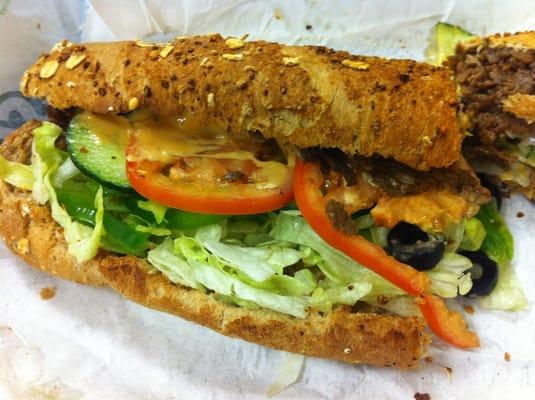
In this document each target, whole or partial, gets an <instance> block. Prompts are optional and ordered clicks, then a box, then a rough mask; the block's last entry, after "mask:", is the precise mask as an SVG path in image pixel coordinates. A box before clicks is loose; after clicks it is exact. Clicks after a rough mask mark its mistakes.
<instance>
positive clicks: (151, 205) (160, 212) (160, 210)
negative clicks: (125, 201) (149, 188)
mask: <svg viewBox="0 0 535 400" xmlns="http://www.w3.org/2000/svg"><path fill="white" fill-rule="evenodd" d="M137 206H138V207H139V208H141V209H142V210H145V211H149V212H151V213H152V214H153V215H154V219H155V220H156V222H157V223H159V224H161V223H162V221H163V219H164V217H165V213H166V212H167V207H166V206H164V205H162V204H159V203H156V202H154V201H152V200H146V201H144V200H139V201H138V202H137Z"/></svg>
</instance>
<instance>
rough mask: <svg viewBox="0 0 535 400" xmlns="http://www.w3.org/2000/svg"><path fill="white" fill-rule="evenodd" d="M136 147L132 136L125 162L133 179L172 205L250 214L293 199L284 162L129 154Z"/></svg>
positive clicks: (137, 186) (142, 191)
mask: <svg viewBox="0 0 535 400" xmlns="http://www.w3.org/2000/svg"><path fill="white" fill-rule="evenodd" d="M137 153H138V152H137V151H136V141H135V137H134V136H132V139H131V142H130V145H129V146H128V150H127V163H126V174H127V176H128V180H129V181H130V184H131V185H132V187H133V188H134V189H135V190H136V192H138V193H139V194H141V195H142V196H144V197H146V198H148V199H151V200H154V201H157V202H158V203H160V204H163V205H165V206H168V207H172V208H178V209H181V210H185V211H190V212H198V213H206V214H221V215H245V214H258V213H264V212H268V211H272V210H276V209H279V208H281V207H283V206H285V205H286V204H288V203H289V202H290V201H291V200H292V199H293V193H292V171H291V168H290V167H289V166H288V165H285V164H281V163H277V164H273V163H275V162H269V163H271V164H269V163H266V162H260V161H257V160H255V161H253V160H251V159H244V160H241V159H232V158H229V159H219V158H210V157H203V156H202V155H200V156H195V157H177V158H176V159H175V160H173V161H172V162H169V160H166V161H165V162H163V161H154V160H143V159H141V160H137V159H136V158H137V157H129V155H130V156H131V155H134V154H137ZM274 172H275V173H276V174H277V177H276V178H277V179H275V180H274V179H273V178H274V177H273V176H271V175H273V174H274ZM228 174H230V175H228ZM252 178H254V179H252Z"/></svg>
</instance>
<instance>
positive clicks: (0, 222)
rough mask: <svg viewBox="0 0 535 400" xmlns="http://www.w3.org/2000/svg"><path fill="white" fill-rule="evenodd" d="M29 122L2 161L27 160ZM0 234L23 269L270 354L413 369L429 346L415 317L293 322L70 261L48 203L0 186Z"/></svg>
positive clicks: (123, 264) (315, 317) (4, 148)
mask: <svg viewBox="0 0 535 400" xmlns="http://www.w3.org/2000/svg"><path fill="white" fill-rule="evenodd" d="M37 126H39V123H38V122H36V121H33V122H29V123H27V124H26V125H24V126H23V127H21V128H20V129H19V130H17V131H16V132H14V133H12V134H11V135H10V136H8V137H7V138H6V140H5V141H4V143H3V144H2V145H1V146H0V154H2V156H4V157H6V158H8V159H10V160H12V161H18V162H25V163H27V162H29V155H30V147H31V141H32V137H33V135H32V131H33V129H34V128H35V127H37ZM0 233H1V234H2V236H3V238H4V240H5V242H6V244H7V245H8V247H9V248H10V249H11V250H12V251H13V252H14V253H16V254H17V255H18V256H19V257H21V258H22V259H23V260H25V261H26V262H27V263H28V264H30V265H32V266H33V267H35V268H38V269H40V270H42V271H45V272H47V273H50V274H53V275H56V276H58V277H61V278H64V279H69V280H73V281H76V282H79V283H84V284H92V285H107V286H109V287H111V288H113V289H115V290H116V291H118V292H119V293H121V294H122V295H123V296H125V297H126V298H128V299H130V300H132V301H135V302H137V303H139V304H142V305H144V306H146V307H149V308H153V309H157V310H160V311H164V312H167V313H171V314H175V315H177V316H180V317H182V318H185V319H188V320H190V321H193V322H196V323H198V324H201V325H204V326H206V327H209V328H211V329H213V330H215V331H217V332H219V333H221V334H223V335H227V336H232V337H236V338H241V339H244V340H247V341H250V342H253V343H257V344H261V345H264V346H268V347H272V348H275V349H280V350H286V351H290V352H295V353H301V354H305V355H309V356H316V357H323V358H330V359H334V360H340V361H344V362H348V363H365V364H372V365H377V366H393V367H397V368H400V369H412V368H417V367H418V365H419V359H420V358H421V357H422V355H423V354H424V353H425V351H426V347H427V344H428V342H429V337H428V335H427V334H426V333H425V332H424V323H423V321H422V320H421V319H419V318H416V317H399V316H393V315H383V314H373V313H361V312H351V310H350V308H349V307H340V308H338V309H336V310H335V311H334V312H332V313H328V314H326V315H321V314H319V313H312V314H311V315H309V316H308V317H307V318H306V319H297V318H293V317H291V316H287V315H284V314H280V313H277V312H273V311H269V310H249V309H244V308H240V307H235V306H232V305H229V304H226V303H223V302H221V301H218V300H216V299H215V298H214V297H213V295H211V294H206V293H202V292H200V291H197V290H194V289H189V288H186V287H183V286H180V285H175V284H173V283H171V282H170V281H169V280H168V279H166V278H165V277H163V276H162V275H161V274H151V273H149V272H147V271H148V270H149V268H148V264H147V262H146V261H145V260H143V259H140V258H137V257H134V256H116V255H113V254H110V253H107V252H105V251H100V252H99V254H98V255H97V256H96V257H95V258H94V259H93V260H91V261H89V262H86V263H83V264H78V263H77V262H76V260H75V259H74V258H73V257H72V256H70V255H69V254H68V253H67V247H66V243H65V240H64V237H63V232H62V229H61V227H60V226H59V225H57V224H56V223H55V222H54V220H53V219H52V217H51V215H50V210H49V208H48V206H39V205H37V204H36V203H35V202H34V201H33V200H32V197H31V193H29V192H26V191H22V190H18V189H16V188H13V187H12V186H11V185H9V184H6V183H4V182H3V181H0Z"/></svg>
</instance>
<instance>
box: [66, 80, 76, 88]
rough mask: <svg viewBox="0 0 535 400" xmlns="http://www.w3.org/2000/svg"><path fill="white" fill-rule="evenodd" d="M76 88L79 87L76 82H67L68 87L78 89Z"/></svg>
mask: <svg viewBox="0 0 535 400" xmlns="http://www.w3.org/2000/svg"><path fill="white" fill-rule="evenodd" d="M76 86H77V85H76V82H73V81H68V82H67V87H68V88H74V87H76Z"/></svg>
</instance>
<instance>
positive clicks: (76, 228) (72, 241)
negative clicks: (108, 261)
mask: <svg viewBox="0 0 535 400" xmlns="http://www.w3.org/2000/svg"><path fill="white" fill-rule="evenodd" d="M44 188H45V190H46V191H47V195H48V198H49V201H50V208H51V210H52V218H54V220H55V221H56V222H57V223H58V224H59V225H61V227H62V228H63V234H64V236H65V241H66V242H67V247H68V252H69V254H71V255H73V256H74V257H75V258H76V260H77V261H78V262H79V263H82V262H84V261H87V260H90V259H92V258H93V257H95V255H96V254H97V252H98V249H99V247H100V238H101V236H102V234H103V233H104V229H103V223H102V221H103V217H104V200H103V197H102V188H99V189H98V191H97V195H96V197H95V208H96V209H97V212H96V214H95V227H94V228H90V227H88V226H87V225H83V224H81V223H79V222H75V221H73V220H72V219H71V217H70V216H69V214H68V213H67V211H65V209H64V208H63V207H61V205H60V204H59V202H58V199H57V196H56V191H55V190H54V188H53V187H52V184H51V183H50V175H49V174H47V175H45V177H44Z"/></svg>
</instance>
